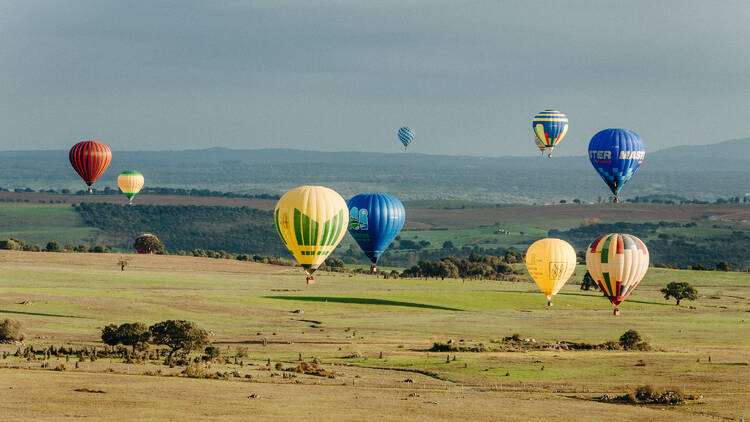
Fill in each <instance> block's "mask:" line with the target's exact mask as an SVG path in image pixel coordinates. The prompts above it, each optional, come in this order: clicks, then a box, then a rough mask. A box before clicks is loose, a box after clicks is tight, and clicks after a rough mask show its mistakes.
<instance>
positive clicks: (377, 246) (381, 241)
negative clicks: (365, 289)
mask: <svg viewBox="0 0 750 422" xmlns="http://www.w3.org/2000/svg"><path fill="white" fill-rule="evenodd" d="M347 207H348V209H349V234H351V235H352V237H353V238H354V240H356V241H357V243H358V244H359V247H360V248H362V250H363V251H364V252H365V255H367V258H369V259H370V261H371V262H372V271H373V272H376V271H377V265H378V259H379V258H380V255H381V254H382V253H383V252H384V251H385V250H386V248H388V245H390V244H391V242H392V241H393V238H395V237H396V236H397V235H398V233H399V232H400V231H401V228H402V227H403V226H404V220H405V218H406V211H405V210H404V205H403V204H402V203H401V201H399V200H398V199H396V198H395V197H393V196H391V195H386V194H384V193H366V194H361V195H357V196H355V197H354V198H352V199H350V200H349V202H348V203H347Z"/></svg>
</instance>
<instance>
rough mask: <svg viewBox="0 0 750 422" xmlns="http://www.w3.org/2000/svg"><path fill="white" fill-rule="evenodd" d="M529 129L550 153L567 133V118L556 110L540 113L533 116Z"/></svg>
mask: <svg viewBox="0 0 750 422" xmlns="http://www.w3.org/2000/svg"><path fill="white" fill-rule="evenodd" d="M531 128H532V129H533V130H534V134H535V135H536V139H538V140H539V142H541V143H542V144H544V146H545V148H549V150H550V151H552V150H553V149H555V146H557V144H559V143H560V141H562V139H563V138H564V137H565V134H566V133H568V118H567V117H566V116H565V114H563V113H561V112H559V111H557V110H544V111H540V112H539V113H537V114H536V115H535V116H534V120H533V121H532V122H531Z"/></svg>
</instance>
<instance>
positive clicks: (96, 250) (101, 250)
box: [91, 245, 109, 253]
mask: <svg viewBox="0 0 750 422" xmlns="http://www.w3.org/2000/svg"><path fill="white" fill-rule="evenodd" d="M91 252H93V253H109V248H108V247H106V246H104V245H95V246H94V248H93V249H91Z"/></svg>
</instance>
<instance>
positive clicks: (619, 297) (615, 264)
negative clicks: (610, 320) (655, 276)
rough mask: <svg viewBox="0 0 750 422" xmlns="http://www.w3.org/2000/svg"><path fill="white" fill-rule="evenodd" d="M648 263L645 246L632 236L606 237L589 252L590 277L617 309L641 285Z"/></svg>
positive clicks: (616, 235)
mask: <svg viewBox="0 0 750 422" xmlns="http://www.w3.org/2000/svg"><path fill="white" fill-rule="evenodd" d="M648 261H649V259H648V249H647V248H646V245H645V244H644V243H643V242H641V239H638V238H637V237H635V236H633V235H631V234H624V233H610V234H605V235H604V236H601V237H599V238H597V239H596V240H594V241H593V242H591V244H590V245H589V247H588V248H586V267H587V268H588V270H589V274H591V277H592V278H593V279H594V281H596V283H597V284H598V285H599V287H600V288H601V289H602V292H603V293H604V295H605V296H607V298H608V299H609V301H610V302H612V305H614V306H615V307H617V305H619V304H620V303H621V302H622V301H623V300H625V298H627V297H628V295H629V294H630V293H631V292H632V291H633V289H635V287H636V286H637V285H638V283H640V282H641V279H642V278H643V276H644V275H646V271H648Z"/></svg>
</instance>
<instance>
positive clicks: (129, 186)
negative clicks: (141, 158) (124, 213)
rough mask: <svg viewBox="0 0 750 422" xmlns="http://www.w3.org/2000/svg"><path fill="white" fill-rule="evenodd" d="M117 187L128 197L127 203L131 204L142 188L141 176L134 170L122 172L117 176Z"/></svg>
mask: <svg viewBox="0 0 750 422" xmlns="http://www.w3.org/2000/svg"><path fill="white" fill-rule="evenodd" d="M117 186H119V187H120V190H121V191H122V193H123V194H124V195H125V196H127V197H128V200H129V202H128V203H130V204H132V203H133V197H135V196H136V195H138V192H140V191H141V188H143V175H142V174H140V173H138V172H137V171H134V170H128V171H123V172H122V173H120V175H119V176H117Z"/></svg>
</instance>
